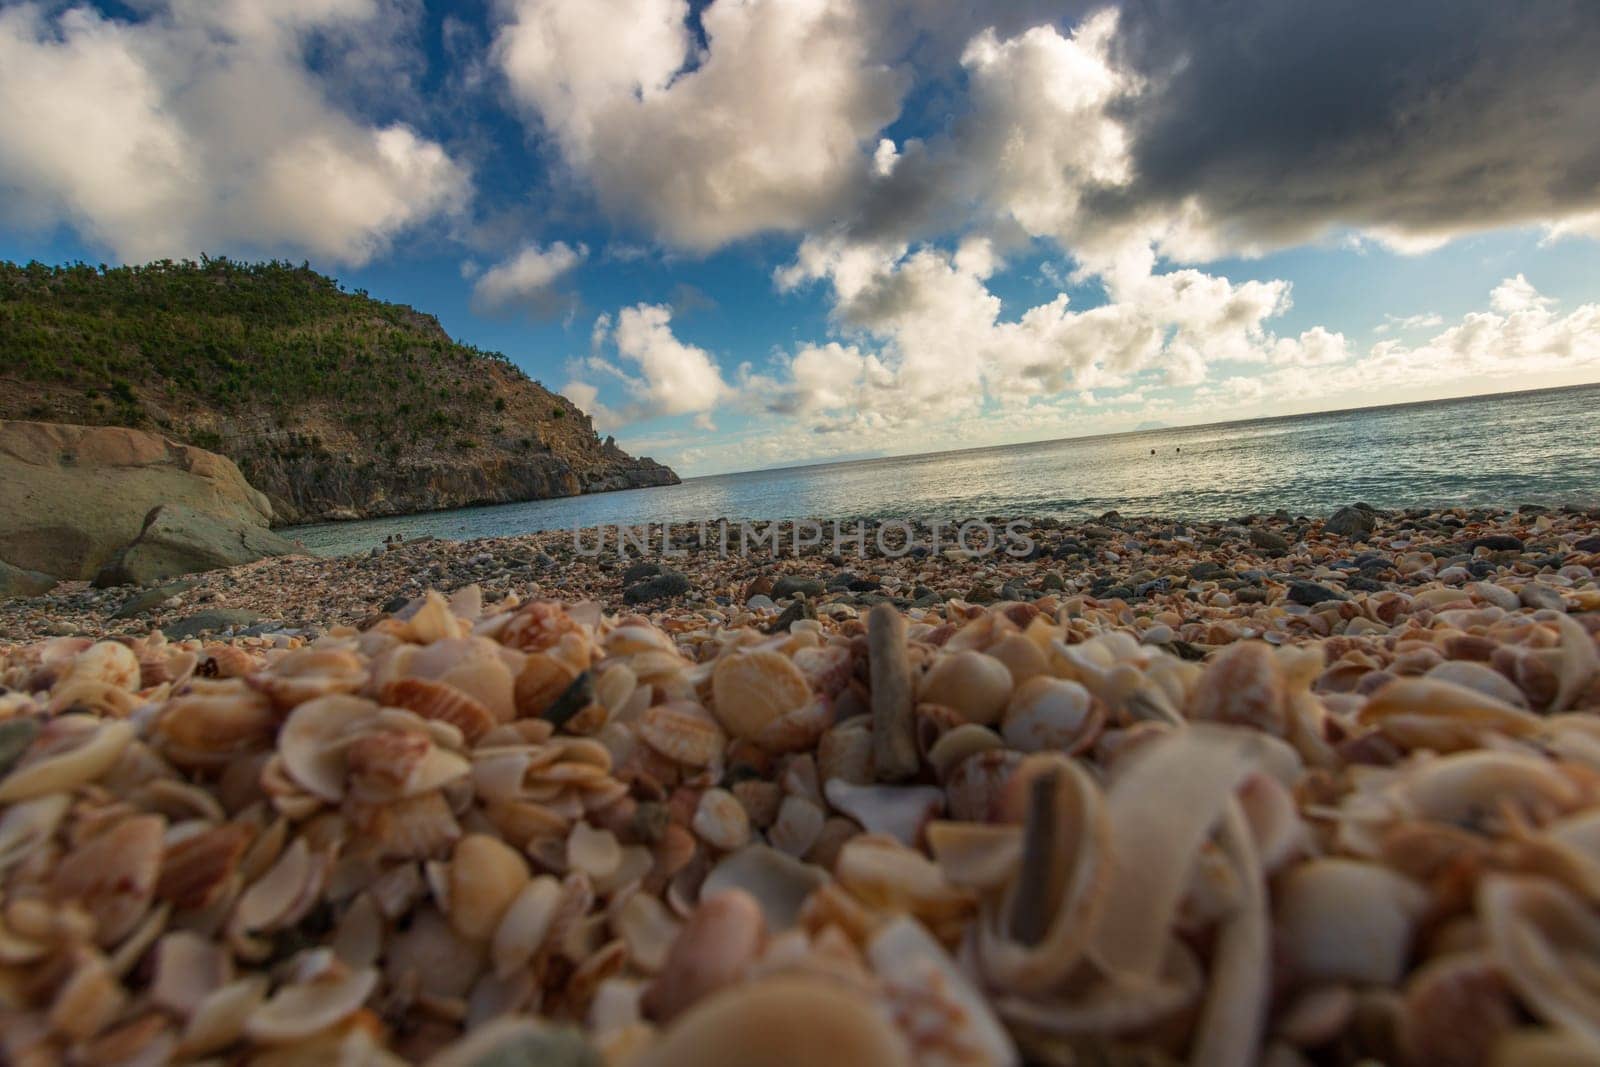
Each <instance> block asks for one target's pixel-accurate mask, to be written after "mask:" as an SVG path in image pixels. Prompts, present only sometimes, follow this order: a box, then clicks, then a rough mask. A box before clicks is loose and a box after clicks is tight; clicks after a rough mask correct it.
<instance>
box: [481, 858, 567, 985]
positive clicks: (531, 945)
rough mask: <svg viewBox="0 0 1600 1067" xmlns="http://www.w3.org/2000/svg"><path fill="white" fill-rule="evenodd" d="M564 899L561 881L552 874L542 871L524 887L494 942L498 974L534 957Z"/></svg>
mask: <svg viewBox="0 0 1600 1067" xmlns="http://www.w3.org/2000/svg"><path fill="white" fill-rule="evenodd" d="M560 903H561V883H560V882H558V881H557V880H556V879H555V878H554V877H553V876H551V875H548V874H541V875H539V876H538V877H537V878H535V879H533V880H532V881H531V882H529V883H528V884H527V885H525V886H523V887H522V892H520V893H518V894H517V899H515V900H513V901H512V902H511V906H510V907H509V908H507V909H506V913H505V915H504V916H502V917H501V919H500V925H499V926H497V927H496V928H495V932H494V939H493V940H492V941H491V942H490V946H489V956H490V959H491V960H492V961H493V963H494V973H495V974H496V975H497V976H498V977H501V978H508V977H510V976H511V975H512V974H513V973H514V972H515V971H517V970H518V969H519V968H521V967H524V966H526V965H527V963H528V961H529V960H531V959H532V958H533V957H534V954H535V953H537V952H538V951H539V947H540V946H541V945H543V944H544V940H545V937H546V936H547V935H548V934H549V933H550V924H551V923H552V922H553V921H554V919H555V916H556V909H557V908H558V906H559V905H560Z"/></svg>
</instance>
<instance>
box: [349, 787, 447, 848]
mask: <svg viewBox="0 0 1600 1067" xmlns="http://www.w3.org/2000/svg"><path fill="white" fill-rule="evenodd" d="M346 811H347V813H348V817H349V819H350V822H351V824H352V827H353V828H354V829H355V830H357V831H358V832H359V833H361V834H362V835H364V836H365V837H366V838H368V839H369V840H371V841H372V843H373V844H374V846H375V847H376V849H377V852H378V854H379V855H380V856H384V857H389V858H395V859H437V858H441V857H444V856H447V855H449V854H450V851H451V849H452V848H454V846H455V843H456V842H457V841H459V840H460V839H461V824H460V823H459V822H458V821H456V817H455V813H454V812H452V811H451V810H450V805H449V803H448V802H447V801H446V800H445V798H444V794H443V793H440V792H427V793H421V794H418V795H417V796H412V797H406V798H405V799H403V800H393V801H387V802H384V803H381V804H374V805H371V806H360V807H347V809H346Z"/></svg>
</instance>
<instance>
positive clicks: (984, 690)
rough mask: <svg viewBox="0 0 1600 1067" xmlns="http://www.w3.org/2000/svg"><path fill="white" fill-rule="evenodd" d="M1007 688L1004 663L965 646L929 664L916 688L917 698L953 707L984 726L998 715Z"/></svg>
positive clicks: (1008, 691) (1008, 692)
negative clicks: (926, 671)
mask: <svg viewBox="0 0 1600 1067" xmlns="http://www.w3.org/2000/svg"><path fill="white" fill-rule="evenodd" d="M1011 687H1012V683H1011V672H1010V671H1009V670H1008V669H1007V668H1006V665H1005V664H1004V663H1001V662H1000V661H999V660H997V659H995V658H994V657H993V656H986V655H984V654H983V653H982V652H977V651H974V650H972V649H965V650H963V651H960V652H956V653H953V654H951V655H947V656H943V657H941V658H940V659H939V661H938V662H937V663H935V664H934V665H933V669H931V670H930V671H928V673H927V674H926V675H924V676H923V678H922V684H921V685H920V686H918V688H917V699H918V700H920V701H924V702H927V703H932V704H943V705H944V706H946V707H950V708H955V709H956V710H957V711H959V712H961V714H962V715H963V716H965V717H966V719H967V721H968V722H975V723H980V724H984V725H987V724H989V723H992V722H995V721H996V720H998V719H999V718H1000V713H1001V711H1003V710H1004V709H1005V706H1006V701H1007V700H1008V699H1010V697H1011Z"/></svg>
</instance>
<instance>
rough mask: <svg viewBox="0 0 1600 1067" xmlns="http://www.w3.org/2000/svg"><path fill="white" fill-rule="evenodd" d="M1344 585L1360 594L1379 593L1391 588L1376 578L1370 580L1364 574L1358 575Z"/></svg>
mask: <svg viewBox="0 0 1600 1067" xmlns="http://www.w3.org/2000/svg"><path fill="white" fill-rule="evenodd" d="M1344 584H1345V585H1346V586H1348V587H1349V588H1351V589H1353V590H1355V591H1356V592H1358V593H1378V592H1382V591H1383V590H1385V589H1387V588H1389V587H1388V586H1387V585H1386V584H1384V583H1383V582H1380V581H1378V580H1377V579H1375V578H1368V577H1367V576H1366V575H1364V574H1357V575H1355V576H1354V577H1352V578H1350V579H1349V580H1347V581H1346V582H1345V583H1344Z"/></svg>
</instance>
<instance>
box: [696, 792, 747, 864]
mask: <svg viewBox="0 0 1600 1067" xmlns="http://www.w3.org/2000/svg"><path fill="white" fill-rule="evenodd" d="M690 826H691V827H692V828H693V830H694V832H695V834H696V835H697V836H699V838H700V840H702V841H704V842H706V843H707V844H709V845H711V846H713V847H714V848H716V849H718V850H720V851H722V852H732V851H733V850H734V849H737V848H742V847H744V845H745V844H746V843H747V842H748V841H749V840H750V817H749V816H748V815H747V814H745V810H744V807H743V806H742V805H741V804H740V803H739V801H738V800H737V799H735V797H734V795H733V794H732V793H730V792H728V791H727V790H726V789H707V790H706V791H705V792H704V793H702V794H700V803H699V804H698V805H697V806H696V807H695V812H694V819H693V821H692V822H691V823H690Z"/></svg>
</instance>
